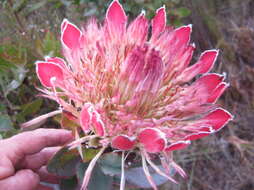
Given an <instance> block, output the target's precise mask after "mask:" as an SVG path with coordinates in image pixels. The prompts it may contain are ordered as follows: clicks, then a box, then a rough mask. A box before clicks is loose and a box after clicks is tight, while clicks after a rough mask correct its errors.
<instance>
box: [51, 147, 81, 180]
mask: <svg viewBox="0 0 254 190" xmlns="http://www.w3.org/2000/svg"><path fill="white" fill-rule="evenodd" d="M80 161H81V158H80V157H79V156H78V155H77V152H76V150H71V151H70V150H68V148H67V147H63V148H61V149H60V150H59V151H58V152H57V153H56V154H55V156H54V157H53V158H52V159H51V160H50V161H49V163H48V166H47V169H48V171H49V172H50V173H53V174H56V175H58V176H73V175H75V172H76V171H75V168H76V165H77V164H78V163H79V162H80Z"/></svg>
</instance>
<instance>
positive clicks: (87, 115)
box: [80, 104, 92, 133]
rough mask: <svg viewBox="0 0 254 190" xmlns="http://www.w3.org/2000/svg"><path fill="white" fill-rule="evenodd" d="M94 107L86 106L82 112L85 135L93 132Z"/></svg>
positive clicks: (81, 121)
mask: <svg viewBox="0 0 254 190" xmlns="http://www.w3.org/2000/svg"><path fill="white" fill-rule="evenodd" d="M91 120H92V107H91V106H90V105H88V104H86V105H85V106H84V107H83V108H82V110H81V112H80V125H81V127H82V129H83V131H84V132H85V133H87V132H89V131H90V130H91V127H90V125H91Z"/></svg>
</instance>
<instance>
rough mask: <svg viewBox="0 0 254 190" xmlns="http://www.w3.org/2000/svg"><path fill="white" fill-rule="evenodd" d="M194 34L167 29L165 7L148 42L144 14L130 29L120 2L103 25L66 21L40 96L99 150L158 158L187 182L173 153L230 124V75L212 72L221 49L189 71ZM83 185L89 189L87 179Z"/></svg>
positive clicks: (42, 68)
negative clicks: (222, 102) (226, 102)
mask: <svg viewBox="0 0 254 190" xmlns="http://www.w3.org/2000/svg"><path fill="white" fill-rule="evenodd" d="M191 31H192V26H191V25H187V26H182V27H180V28H176V29H173V28H172V27H169V26H166V10H165V7H161V8H159V9H158V10H157V11H156V14H155V16H154V18H153V19H152V21H151V37H150V38H149V37H148V36H149V21H148V20H147V19H146V18H145V13H144V12H142V13H141V14H140V15H139V16H138V17H137V18H136V19H135V20H134V21H132V22H130V23H129V24H128V23H127V16H126V14H125V12H124V10H123V7H122V6H121V4H120V3H119V2H118V1H117V0H114V1H113V2H112V3H111V4H110V6H109V8H108V10H107V13H106V17H105V21H104V23H103V24H102V25H100V24H98V23H97V21H96V20H95V19H91V20H90V21H89V22H88V23H87V25H86V26H85V27H84V28H82V29H79V28H78V27H77V26H75V25H74V24H72V23H71V22H69V21H68V20H67V19H64V21H63V23H62V25H61V42H62V46H63V55H64V57H65V59H64V60H63V59H61V58H46V60H45V61H39V62H37V64H36V67H37V74H38V77H39V79H40V81H41V83H42V85H43V86H44V87H45V89H43V90H42V91H43V92H44V93H45V96H46V97H49V98H51V99H53V100H55V101H57V102H58V103H59V104H60V106H61V109H62V110H64V111H67V112H69V113H71V114H72V115H73V116H74V118H76V121H78V124H80V126H81V128H82V129H83V132H84V134H85V136H89V135H95V136H98V137H99V138H101V146H103V147H107V146H111V147H112V148H113V149H118V150H122V151H129V150H130V151H131V150H140V155H141V156H142V157H145V159H146V160H147V162H148V163H150V161H149V158H148V157H147V155H148V156H149V154H151V153H156V154H160V155H161V156H164V157H165V159H164V162H165V161H167V162H168V163H167V164H168V165H169V164H171V165H172V166H175V168H176V170H177V171H179V173H180V174H181V175H182V174H183V172H182V170H181V169H180V168H179V166H177V165H176V164H175V163H174V162H173V161H172V154H171V152H172V151H175V150H179V149H183V148H186V147H187V146H188V145H189V144H190V142H191V141H192V140H196V139H200V138H203V137H205V136H208V135H210V134H211V133H214V132H217V131H218V130H220V129H221V128H222V127H223V126H225V124H227V123H228V122H229V121H230V120H231V119H232V115H231V114H230V113H229V112H227V111H226V110H224V109H222V108H220V107H219V106H218V105H217V104H215V102H216V101H217V99H218V98H219V97H220V96H221V95H222V93H223V92H224V91H225V89H226V88H227V87H228V84H227V83H225V82H224V78H225V77H224V75H220V74H216V73H208V72H209V71H210V70H211V69H212V67H213V65H214V63H215V61H216V58H217V56H218V50H207V51H205V52H204V53H202V54H201V56H200V58H199V59H198V61H197V62H196V63H194V64H190V61H191V59H192V55H193V51H194V50H195V45H194V44H190V35H191ZM195 78H197V79H195ZM147 153H149V154H147ZM164 165H165V164H164ZM144 167H145V166H144ZM156 171H157V170H156ZM145 172H147V171H145ZM160 172H163V171H159V173H160ZM161 175H164V174H161ZM165 175H166V174H165ZM87 176H88V174H87ZM148 178H149V176H148ZM85 179H86V180H84V181H85V182H84V184H83V188H85V186H86V184H87V180H88V179H89V177H85ZM149 181H150V182H151V184H152V183H153V182H152V181H151V179H150V180H149ZM153 187H154V186H153Z"/></svg>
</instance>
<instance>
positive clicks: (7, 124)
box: [0, 114, 13, 132]
mask: <svg viewBox="0 0 254 190" xmlns="http://www.w3.org/2000/svg"><path fill="white" fill-rule="evenodd" d="M12 129H13V125H12V123H11V119H10V117H9V116H8V115H7V114H3V115H0V132H6V131H9V130H12Z"/></svg>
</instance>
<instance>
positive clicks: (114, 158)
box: [98, 153, 122, 176]
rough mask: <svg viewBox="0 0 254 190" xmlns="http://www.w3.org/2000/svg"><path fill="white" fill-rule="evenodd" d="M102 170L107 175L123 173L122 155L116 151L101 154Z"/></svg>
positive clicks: (99, 161)
mask: <svg viewBox="0 0 254 190" xmlns="http://www.w3.org/2000/svg"><path fill="white" fill-rule="evenodd" d="M98 163H99V164H100V166H101V170H102V171H103V173H104V174H106V175H110V176H113V175H119V174H121V165H122V164H121V157H120V156H119V155H118V154H116V153H107V154H104V155H102V156H101V158H100V159H99V160H98Z"/></svg>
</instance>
